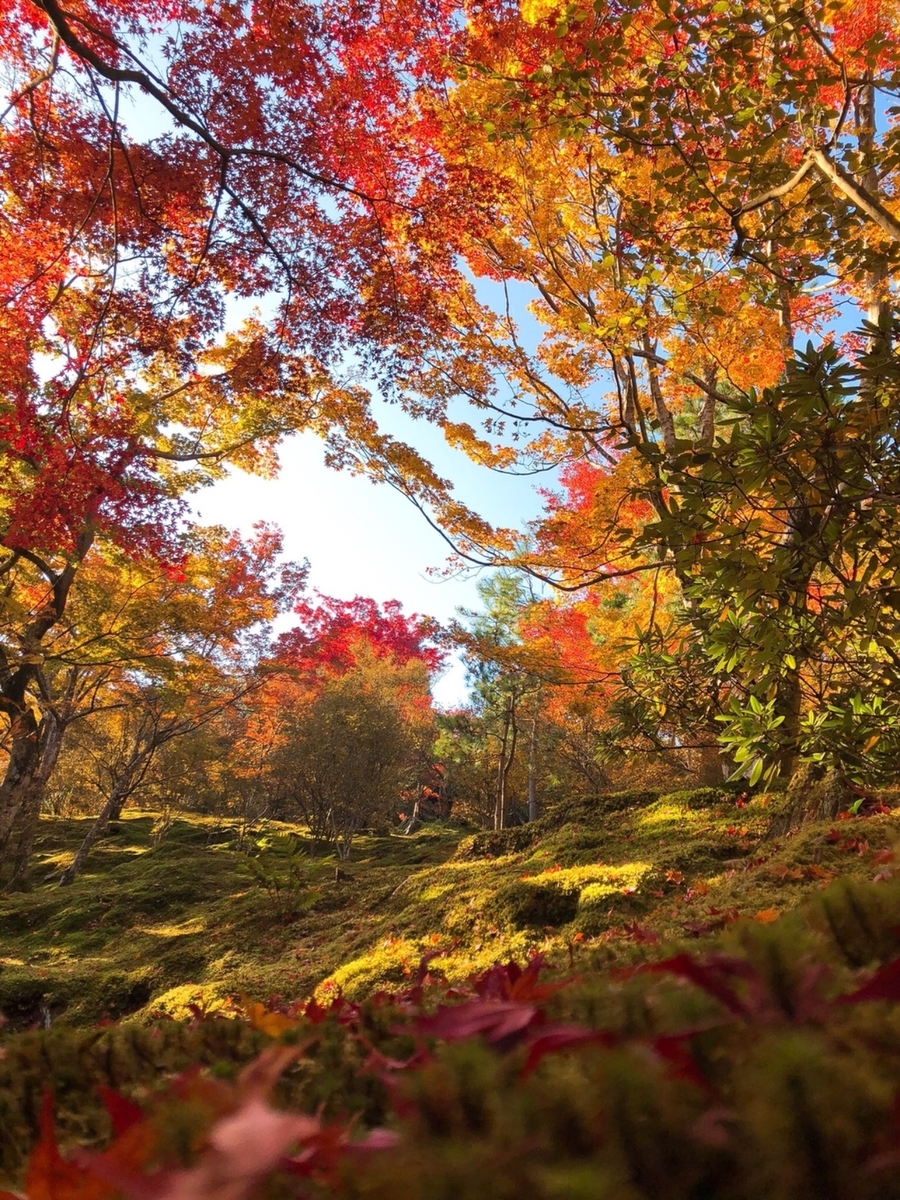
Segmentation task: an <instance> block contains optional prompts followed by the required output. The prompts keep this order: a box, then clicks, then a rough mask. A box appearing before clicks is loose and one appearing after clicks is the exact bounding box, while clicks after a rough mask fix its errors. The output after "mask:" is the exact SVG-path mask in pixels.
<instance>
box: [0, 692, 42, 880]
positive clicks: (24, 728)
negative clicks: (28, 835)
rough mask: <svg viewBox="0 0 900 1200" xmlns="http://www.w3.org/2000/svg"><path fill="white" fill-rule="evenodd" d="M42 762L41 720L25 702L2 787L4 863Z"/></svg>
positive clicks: (0, 816)
mask: <svg viewBox="0 0 900 1200" xmlns="http://www.w3.org/2000/svg"><path fill="white" fill-rule="evenodd" d="M40 759H41V741H40V736H39V727H38V720H37V717H36V716H35V714H34V712H33V710H32V709H31V708H28V707H26V706H25V704H24V702H23V704H22V706H21V707H20V709H19V711H18V712H17V713H16V715H15V717H14V719H13V728H12V746H11V747H10V752H9V761H8V762H7V764H6V773H5V775H4V778H3V782H2V784H0V861H2V862H5V853H4V852H5V848H6V843H7V840H8V838H9V835H10V833H11V831H12V827H13V825H14V823H15V820H16V817H17V816H18V814H19V810H20V809H21V807H22V805H23V804H24V803H25V801H26V800H27V798H28V796H29V793H30V791H31V787H32V785H33V784H34V782H35V779H36V777H37V773H38V768H39V766H40Z"/></svg>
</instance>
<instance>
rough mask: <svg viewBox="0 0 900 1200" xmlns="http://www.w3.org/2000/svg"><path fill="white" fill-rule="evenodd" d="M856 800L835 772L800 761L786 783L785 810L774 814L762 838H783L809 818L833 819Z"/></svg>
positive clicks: (811, 819) (805, 822) (813, 819)
mask: <svg viewBox="0 0 900 1200" xmlns="http://www.w3.org/2000/svg"><path fill="white" fill-rule="evenodd" d="M856 799H857V796H856V794H855V793H854V792H853V791H851V789H850V788H849V787H848V785H847V783H846V781H845V780H844V779H843V777H842V776H841V775H839V774H838V772H837V771H835V770H833V769H832V770H825V768H824V767H821V766H817V765H816V764H814V763H803V764H802V766H801V767H800V768H799V769H798V770H797V771H796V772H795V774H794V776H793V778H792V779H791V782H790V784H789V786H788V791H787V801H786V805H785V808H784V810H783V811H782V812H780V813H778V815H777V816H775V817H773V819H772V824H771V825H770V826H769V828H768V830H767V831H766V835H765V838H764V840H765V841H771V840H772V839H774V838H780V837H785V836H787V835H789V834H790V833H792V832H794V831H795V830H797V829H799V828H800V826H801V825H805V824H807V823H808V822H809V821H833V820H834V819H835V818H836V817H837V815H838V813H839V812H842V811H844V810H845V809H847V808H849V807H850V805H851V804H852V803H853V801H854V800H856Z"/></svg>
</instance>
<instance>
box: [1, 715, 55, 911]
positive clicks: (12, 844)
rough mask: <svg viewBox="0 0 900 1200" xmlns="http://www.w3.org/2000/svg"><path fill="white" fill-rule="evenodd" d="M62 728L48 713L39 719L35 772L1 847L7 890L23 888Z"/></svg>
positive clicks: (53, 716) (25, 883) (26, 883)
mask: <svg viewBox="0 0 900 1200" xmlns="http://www.w3.org/2000/svg"><path fill="white" fill-rule="evenodd" d="M66 728H67V722H65V721H63V720H61V719H60V718H59V717H57V716H56V715H55V714H54V713H53V712H50V711H48V712H46V713H45V714H44V716H43V719H42V720H41V725H40V728H39V733H38V743H39V744H38V764H37V769H36V771H35V775H34V777H33V778H32V780H31V782H30V784H29V786H28V788H27V789H26V792H25V796H24V799H23V801H22V804H21V805H20V807H19V811H18V813H17V814H16V817H15V819H14V821H13V824H12V828H11V829H10V831H9V834H8V835H7V838H6V840H5V842H4V844H3V847H2V858H3V870H4V874H8V877H9V881H8V883H7V884H6V889H7V890H8V891H9V890H16V889H20V890H25V889H27V886H28V868H29V865H30V862H31V852H32V850H33V849H34V838H35V834H36V833H37V827H38V821H39V820H40V815H41V808H42V807H43V802H44V795H45V794H46V791H47V784H48V783H49V782H50V780H51V778H52V776H53V772H54V770H55V769H56V763H57V761H58V759H59V753H60V750H61V749H62V742H63V734H64V733H65V731H66Z"/></svg>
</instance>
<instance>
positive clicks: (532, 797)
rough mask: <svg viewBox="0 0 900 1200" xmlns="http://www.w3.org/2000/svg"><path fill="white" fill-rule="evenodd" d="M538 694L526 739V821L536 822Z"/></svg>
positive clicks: (537, 814)
mask: <svg viewBox="0 0 900 1200" xmlns="http://www.w3.org/2000/svg"><path fill="white" fill-rule="evenodd" d="M539 698H540V693H538V694H537V696H535V701H534V708H533V710H532V713H531V735H530V737H529V739H528V820H529V821H536V820H537V819H538V816H539V815H540V814H539V812H538V796H537V706H538V700H539Z"/></svg>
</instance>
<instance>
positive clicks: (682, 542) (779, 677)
mask: <svg viewBox="0 0 900 1200" xmlns="http://www.w3.org/2000/svg"><path fill="white" fill-rule="evenodd" d="M897 58H898V41H897V11H896V6H894V5H892V4H884V5H882V6H880V7H879V6H878V5H871V6H866V7H865V9H863V8H858V7H857V6H854V5H842V4H835V5H825V4H823V5H817V6H814V8H812V9H809V8H807V9H805V10H804V11H803V12H802V13H800V12H799V11H798V12H794V11H793V10H791V11H790V12H788V11H786V10H784V11H782V10H781V9H778V8H777V7H776V8H772V7H771V6H769V5H768V4H765V3H763V4H758V5H750V6H747V5H740V6H736V5H730V4H713V3H696V4H689V5H682V6H679V7H677V8H673V7H672V6H671V5H669V4H668V3H665V2H663V3H659V4H657V3H646V2H645V0H633V2H629V3H626V4H625V5H624V6H621V5H616V6H609V5H607V4H605V3H603V2H602V0H600V2H598V3H597V4H595V5H593V6H585V7H584V8H575V7H565V6H559V5H555V4H552V3H544V2H540V0H537V2H535V3H527V4H524V5H523V6H522V9H521V12H520V11H519V9H518V7H517V6H512V5H507V4H502V3H497V4H485V5H483V6H480V7H479V9H478V12H477V13H476V14H474V15H473V17H472V19H471V20H470V22H469V24H468V27H467V40H466V43H465V45H464V47H463V50H462V54H461V56H460V57H459V58H458V59H457V63H456V86H455V87H453V88H451V89H449V90H448V91H447V93H446V94H444V95H441V96H438V95H433V96H432V98H431V100H432V111H433V112H434V113H435V117H436V120H437V121H438V122H439V123H440V128H441V133H440V146H441V149H442V152H443V153H444V154H445V155H446V157H447V159H448V160H449V161H453V162H458V163H466V164H468V165H470V166H477V167H478V168H479V169H480V170H481V171H483V172H485V173H486V174H487V175H488V176H490V177H492V178H493V180H494V197H495V199H494V204H495V209H494V221H493V224H492V227H491V229H490V230H489V231H488V233H487V236H485V235H484V233H483V231H482V230H480V229H478V228H476V227H474V226H473V227H472V229H471V233H470V235H469V236H468V237H467V240H466V243H465V251H464V253H465V257H466V261H467V262H468V264H469V266H470V268H471V270H472V271H473V272H475V273H476V274H480V275H483V276H486V277H488V278H489V279H492V280H495V281H497V282H499V283H500V284H502V285H503V286H504V287H505V288H506V289H507V292H508V294H509V292H510V291H511V290H512V289H514V288H517V287H520V286H521V285H522V284H525V285H527V286H528V287H529V288H530V289H531V294H532V296H533V297H534V299H533V303H532V306H531V307H532V311H533V312H534V314H535V315H536V316H537V317H538V319H539V320H540V322H541V325H542V327H543V338H542V341H541V343H540V346H539V347H538V350H537V352H536V353H532V352H530V351H529V350H528V349H527V344H526V340H525V338H524V337H523V336H522V333H521V330H520V328H519V326H518V324H517V322H516V320H515V319H514V315H513V308H512V306H511V304H509V303H508V304H507V306H506V309H505V311H503V310H502V308H501V310H500V311H494V310H492V309H490V308H489V307H488V306H487V305H485V304H484V303H483V302H481V301H480V300H479V297H478V294H477V291H476V289H475V288H474V287H473V286H472V284H471V283H470V282H469V281H468V280H466V279H459V280H458V283H457V286H456V289H455V292H454V302H453V303H452V304H450V303H448V305H447V306H446V313H447V320H446V324H445V327H444V329H443V330H442V331H441V336H440V338H437V337H435V338H434V339H433V340H431V341H430V342H428V343H427V345H426V346H425V347H424V350H423V347H422V345H421V344H419V345H418V346H417V355H416V357H415V358H413V356H412V354H409V355H408V358H409V361H410V363H411V364H412V365H411V368H410V371H409V379H410V381H411V382H412V383H413V384H414V386H416V387H418V388H419V390H420V391H421V393H422V395H423V396H424V397H425V400H424V403H425V404H426V405H427V406H430V411H431V412H432V414H433V415H434V417H435V419H436V420H438V421H441V422H444V423H445V428H447V430H448V432H449V433H450V434H451V436H455V439H456V442H457V444H459V445H461V446H463V447H464V448H466V449H467V450H468V451H469V452H470V453H471V454H472V455H473V457H477V458H479V459H480V460H481V461H485V462H489V463H491V465H495V466H497V467H500V468H502V469H509V468H510V467H511V466H512V465H513V464H514V463H518V464H519V465H520V466H523V465H524V466H527V467H528V468H530V469H537V468H539V467H541V466H547V465H550V464H553V463H559V462H567V461H571V460H572V459H578V458H584V459H586V460H587V461H589V462H591V463H593V464H594V465H595V466H597V467H604V468H608V469H610V470H612V471H615V472H621V471H622V470H624V467H623V466H622V463H623V461H624V463H625V464H626V465H627V468H628V470H629V471H630V474H631V484H630V486H629V487H628V489H627V490H624V489H623V491H622V492H621V493H620V500H621V502H622V503H623V504H624V503H625V502H626V501H627V500H628V499H629V497H634V496H638V497H640V498H641V499H643V500H644V501H646V502H648V503H649V504H650V506H651V507H652V513H653V517H652V519H644V520H642V521H641V522H640V523H638V526H637V528H635V523H634V522H632V521H627V520H619V518H618V516H614V517H613V518H612V519H611V520H610V519H609V518H608V517H607V518H605V519H604V523H603V524H599V525H594V526H593V527H592V529H593V538H592V539H586V540H592V546H591V549H590V552H589V553H586V554H584V555H583V556H581V557H579V558H577V559H569V560H568V561H565V559H564V558H562V557H561V556H555V555H554V554H553V553H552V552H550V553H548V552H547V550H548V545H547V543H546V542H545V543H543V544H541V543H539V552H538V553H537V554H536V553H534V550H533V548H529V551H528V553H527V554H525V555H524V556H519V557H520V559H521V560H522V562H523V564H524V565H526V566H527V567H528V568H529V569H531V570H532V571H535V572H537V573H539V574H541V575H543V576H545V577H549V578H551V579H553V581H554V582H556V583H557V584H561V585H563V586H566V587H572V586H577V585H578V583H579V582H580V583H581V584H583V585H591V586H597V587H606V586H607V585H609V584H613V583H615V581H616V580H617V579H619V578H622V577H623V576H630V575H632V574H634V573H635V572H647V573H656V572H658V571H659V570H660V569H661V568H662V569H663V570H665V571H666V572H669V573H671V574H672V575H673V576H674V578H675V580H676V581H677V584H678V586H679V587H680V589H681V591H682V594H683V597H684V609H683V611H684V615H685V636H684V638H683V641H684V645H685V653H686V654H687V655H688V656H689V658H690V671H688V672H687V673H686V675H685V678H686V679H687V678H689V677H690V675H691V674H693V676H694V677H695V678H700V681H701V687H702V688H703V690H705V691H711V692H712V693H713V694H715V695H716V703H719V702H720V700H721V697H722V696H723V695H726V696H727V697H728V703H727V705H726V706H725V710H724V712H720V713H718V714H716V713H715V711H714V708H715V705H714V706H713V709H712V710H710V714H709V715H718V716H721V717H723V718H724V720H723V723H722V733H723V738H724V741H725V744H726V745H727V746H728V747H730V749H731V751H733V753H734V754H735V756H736V757H737V759H738V761H739V762H741V763H743V764H745V765H746V768H747V770H748V772H749V774H750V777H751V778H752V779H754V780H756V779H759V778H760V777H762V775H763V774H767V775H768V776H769V777H770V778H771V777H772V775H773V774H775V773H779V772H780V773H781V775H782V776H783V777H787V776H788V775H790V773H791V771H792V770H793V768H794V766H795V764H796V763H797V760H798V756H799V755H801V754H804V755H810V754H812V755H815V756H819V755H824V756H825V757H826V758H828V757H832V758H838V759H840V758H842V757H844V758H847V756H848V755H849V758H848V759H847V761H848V764H849V765H850V766H851V767H852V769H853V770H855V771H858V770H860V769H862V770H864V771H865V770H868V771H869V772H870V774H871V773H872V772H875V773H876V774H877V772H878V770H879V769H880V768H879V767H878V766H877V763H876V762H875V759H874V758H872V757H871V756H870V757H869V758H866V766H865V767H863V766H862V758H865V756H866V755H869V754H870V751H872V749H873V748H874V747H876V746H877V745H878V744H879V742H881V743H882V744H883V745H884V747H885V749H889V748H890V747H891V746H892V745H893V740H892V736H893V735H891V734H890V727H891V722H892V721H893V719H894V718H893V715H892V714H893V703H894V701H893V697H894V696H895V695H896V691H897V680H896V679H895V678H894V656H895V654H896V648H895V645H894V643H895V616H894V606H893V600H892V588H893V586H894V585H893V579H894V575H895V571H896V563H895V560H894V556H893V549H892V548H893V546H894V545H895V544H896V536H895V524H896V511H895V510H896V505H895V502H894V499H893V497H894V496H895V495H896V489H895V483H894V474H895V472H894V466H893V461H892V459H893V455H892V452H891V447H892V446H893V443H894V441H895V439H894V438H893V434H892V430H893V427H894V423H895V413H896V408H895V400H894V398H893V395H894V390H895V384H894V379H895V376H896V360H895V353H894V349H893V334H892V329H891V312H890V308H891V305H890V294H889V293H890V281H891V277H892V272H893V270H894V267H895V263H896V257H897V248H898V233H900V225H898V222H897V219H896V217H895V216H894V214H893V205H894V177H895V174H896V163H897V130H896V126H895V124H894V123H893V121H892V120H891V119H890V118H889V119H888V120H887V122H885V119H884V112H883V109H882V108H881V106H880V105H879V104H878V103H876V96H877V95H882V96H893V95H895V94H896V69H897ZM879 124H880V125H881V128H879ZM847 303H849V304H851V305H855V306H856V307H857V311H858V312H859V313H860V315H861V316H862V315H865V316H866V318H867V319H868V321H869V324H868V325H867V326H865V327H864V328H863V329H862V330H861V332H860V333H859V334H858V335H857V336H855V337H851V338H850V339H848V340H845V344H844V346H843V347H842V348H841V349H837V348H835V349H832V348H831V347H830V346H829V345H825V346H823V347H822V348H820V349H819V350H816V349H814V348H812V347H811V348H810V349H809V350H808V351H805V352H802V353H801V352H799V351H798V350H797V349H796V345H797V341H798V338H800V337H801V336H804V335H808V334H815V333H816V331H817V329H820V328H822V326H823V324H824V323H827V322H830V321H831V320H832V318H833V315H834V313H835V312H836V311H837V308H838V306H839V305H841V304H847ZM857 320H859V318H857ZM498 380H502V386H501V384H500V383H499V382H498ZM460 397H464V398H465V399H466V400H467V401H469V403H470V405H471V406H472V409H473V411H474V412H476V413H477V414H479V416H480V421H481V425H482V430H483V432H482V434H480V435H479V434H478V433H477V431H476V430H475V429H474V428H473V426H472V425H462V424H461V423H457V424H456V425H455V426H453V425H451V424H450V422H449V418H448V414H449V412H450V411H451V406H452V405H453V404H455V403H456V402H457V401H458V399H459V398H460ZM876 398H877V399H876ZM454 429H455V431H456V432H455V434H454V433H453V430H454ZM498 435H500V436H498ZM623 454H624V455H625V459H624V460H623V459H622V457H621V456H622V455H623ZM628 531H630V532H628ZM498 548H499V549H500V552H501V555H502V556H504V557H506V559H507V561H509V559H510V556H509V553H508V550H506V549H504V548H503V547H502V546H500V544H499V543H498ZM576 574H577V575H580V580H578V579H576V578H575V576H576ZM647 633H648V636H651V635H652V636H653V637H655V639H656V641H657V643H658V649H659V653H660V654H666V653H668V650H667V649H666V648H665V646H664V643H665V638H666V634H665V631H658V630H657V631H655V630H652V629H650V630H648V631H647ZM644 657H645V661H647V657H646V652H645V654H644ZM661 661H662V660H661V658H660V657H659V655H657V659H656V662H657V666H658V665H659V664H660V663H661ZM704 668H705V669H704ZM704 676H705V678H702V677H704ZM866 676H868V677H869V678H870V679H871V678H873V677H874V678H877V679H879V681H880V686H881V687H882V688H883V689H884V692H883V693H882V694H880V695H879V696H877V697H875V699H876V700H877V701H878V714H877V715H876V714H875V712H874V711H869V710H868V709H867V707H866V705H867V703H868V701H867V699H866V698H865V696H864V695H863V694H862V693H861V691H860V682H861V681H862V680H864V679H865V678H866ZM660 701H661V702H663V703H665V701H663V700H662V697H660ZM831 707H836V708H837V709H839V710H840V714H842V715H839V716H836V717H835V714H833V713H832V714H831V715H829V713H830V709H831ZM832 717H835V719H834V720H832ZM847 718H850V719H849V720H848V719H847ZM856 718H860V719H858V720H857V719H856ZM851 728H852V729H853V730H854V732H853V733H851V732H850V730H851ZM829 731H830V732H829ZM831 733H834V735H835V736H834V740H831V741H830V740H829V738H830V736H831ZM884 761H885V762H886V761H887V759H885V760H884ZM854 763H855V765H853V764H854Z"/></svg>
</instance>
